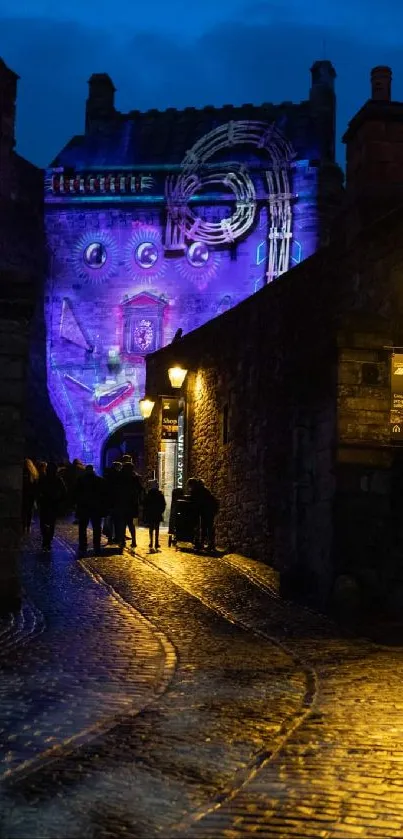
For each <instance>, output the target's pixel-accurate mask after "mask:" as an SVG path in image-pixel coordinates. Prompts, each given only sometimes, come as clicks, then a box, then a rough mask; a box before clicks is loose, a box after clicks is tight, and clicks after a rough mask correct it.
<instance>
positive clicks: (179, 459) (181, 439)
mask: <svg viewBox="0 0 403 839" xmlns="http://www.w3.org/2000/svg"><path fill="white" fill-rule="evenodd" d="M184 467H185V412H184V410H183V409H182V410H181V411H179V416H178V448H177V452H176V486H177V487H180V489H182V487H183V479H184Z"/></svg>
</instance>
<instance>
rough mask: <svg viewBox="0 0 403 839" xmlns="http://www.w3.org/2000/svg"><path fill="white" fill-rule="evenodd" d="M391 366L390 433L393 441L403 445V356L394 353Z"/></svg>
mask: <svg viewBox="0 0 403 839" xmlns="http://www.w3.org/2000/svg"><path fill="white" fill-rule="evenodd" d="M391 365H392V367H391V386H392V398H391V410H390V433H391V437H392V439H394V440H401V441H402V443H403V354H402V353H393V355H392V358H391Z"/></svg>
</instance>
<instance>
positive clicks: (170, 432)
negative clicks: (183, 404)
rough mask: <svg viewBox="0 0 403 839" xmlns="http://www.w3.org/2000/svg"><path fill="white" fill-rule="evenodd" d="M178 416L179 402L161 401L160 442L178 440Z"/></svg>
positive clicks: (173, 400) (176, 400) (172, 400)
mask: <svg viewBox="0 0 403 839" xmlns="http://www.w3.org/2000/svg"><path fill="white" fill-rule="evenodd" d="M178 414H179V400H178V399H173V398H172V399H171V398H170V397H168V398H167V399H165V398H163V399H162V428H161V439H162V440H177V439H178Z"/></svg>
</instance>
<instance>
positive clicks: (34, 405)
mask: <svg viewBox="0 0 403 839" xmlns="http://www.w3.org/2000/svg"><path fill="white" fill-rule="evenodd" d="M17 81H18V76H17V75H16V74H15V73H14V72H13V71H12V70H10V69H9V68H8V67H7V66H6V65H5V63H4V62H3V61H2V60H1V59H0V239H1V241H0V446H1V452H0V611H3V610H8V608H9V607H10V605H13V604H16V603H17V602H18V597H19V592H18V574H17V550H18V542H19V535H20V511H21V483H22V461H23V456H24V452H25V451H26V450H27V451H29V453H30V454H31V456H35V454H36V453H37V451H36V445H37V442H36V441H37V438H38V436H43V434H42V432H43V429H44V428H46V426H47V427H48V431H47V433H48V435H49V436H51V435H52V429H54V431H53V433H57V429H58V423H57V419H56V417H55V415H54V413H53V411H52V409H51V406H50V403H49V400H48V398H47V390H46V363H45V357H46V356H45V330H44V318H43V295H41V289H43V277H44V264H45V261H44V259H45V247H44V227H43V173H42V172H41V171H40V170H39V169H38V168H37V167H36V166H33V165H32V164H31V163H29V162H28V161H27V160H24V158H22V157H20V155H18V154H17V153H16V152H15V149H14V147H15V105H16V94H17ZM35 318H36V320H35ZM34 324H35V327H34V333H35V341H32V342H31V343H32V347H33V353H32V354H31V359H30V361H29V359H28V352H29V344H30V339H31V328H32V326H33V325H34ZM28 366H30V371H31V373H30V376H28ZM28 379H29V385H28ZM38 395H39V398H38ZM27 408H28V410H27ZM60 432H61V429H60V426H59V433H60Z"/></svg>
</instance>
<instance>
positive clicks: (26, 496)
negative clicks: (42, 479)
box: [21, 457, 39, 533]
mask: <svg viewBox="0 0 403 839" xmlns="http://www.w3.org/2000/svg"><path fill="white" fill-rule="evenodd" d="M38 480H39V473H38V470H37V468H36V466H35V465H34V464H33V462H32V460H30V459H29V457H26V458H25V460H24V469H23V473H22V515H21V517H22V532H23V533H29V531H30V529H31V522H32V513H33V510H34V504H35V501H36V494H37V489H38Z"/></svg>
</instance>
